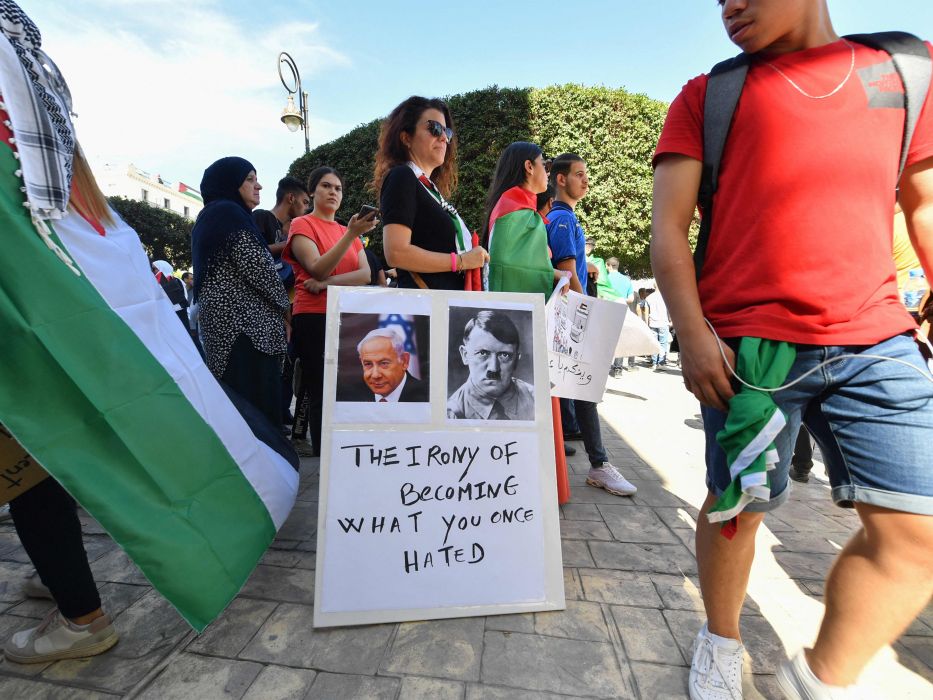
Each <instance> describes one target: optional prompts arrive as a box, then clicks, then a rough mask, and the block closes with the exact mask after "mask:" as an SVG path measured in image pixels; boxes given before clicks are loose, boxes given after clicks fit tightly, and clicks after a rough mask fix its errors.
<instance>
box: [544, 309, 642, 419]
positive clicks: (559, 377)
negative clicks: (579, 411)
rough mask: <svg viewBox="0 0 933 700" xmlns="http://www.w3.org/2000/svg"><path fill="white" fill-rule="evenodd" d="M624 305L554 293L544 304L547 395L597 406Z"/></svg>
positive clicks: (620, 323)
mask: <svg viewBox="0 0 933 700" xmlns="http://www.w3.org/2000/svg"><path fill="white" fill-rule="evenodd" d="M627 311H628V308H627V307H626V305H625V304H617V303H615V302H611V301H606V300H604V299H597V298H596V297H589V296H584V295H583V294H579V293H577V292H573V291H571V292H567V293H566V294H560V293H558V292H557V291H555V293H554V294H552V295H551V299H550V301H548V304H547V343H548V369H549V375H550V379H551V395H553V396H560V397H561V398H565V399H582V400H584V401H593V402H594V403H598V402H599V401H602V399H603V392H604V391H605V390H606V380H607V379H608V378H609V367H610V366H611V365H612V358H613V351H614V350H615V348H616V344H617V343H618V340H619V334H620V333H621V332H622V324H623V321H624V318H625V315H626V312H627Z"/></svg>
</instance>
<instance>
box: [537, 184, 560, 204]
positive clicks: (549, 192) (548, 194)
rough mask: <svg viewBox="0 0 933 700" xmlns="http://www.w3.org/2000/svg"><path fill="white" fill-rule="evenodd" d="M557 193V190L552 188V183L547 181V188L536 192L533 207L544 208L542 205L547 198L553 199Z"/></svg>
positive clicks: (545, 202) (546, 201)
mask: <svg viewBox="0 0 933 700" xmlns="http://www.w3.org/2000/svg"><path fill="white" fill-rule="evenodd" d="M556 194H557V190H555V189H554V185H552V184H551V183H550V182H548V185H547V189H546V190H544V192H538V201H537V203H536V204H535V209H537V210H538V211H541V210H542V209H544V205H545V204H547V203H548V200H549V199H554V197H555V195H556Z"/></svg>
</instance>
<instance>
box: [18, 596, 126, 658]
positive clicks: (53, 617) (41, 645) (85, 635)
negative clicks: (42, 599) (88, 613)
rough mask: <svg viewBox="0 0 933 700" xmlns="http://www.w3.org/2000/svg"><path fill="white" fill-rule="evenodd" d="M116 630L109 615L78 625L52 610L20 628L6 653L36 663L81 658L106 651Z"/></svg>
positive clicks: (113, 642) (112, 641)
mask: <svg viewBox="0 0 933 700" xmlns="http://www.w3.org/2000/svg"><path fill="white" fill-rule="evenodd" d="M117 639H118V638H117V632H116V630H114V628H113V625H112V624H111V623H110V618H109V617H108V616H107V615H101V616H100V617H98V618H97V619H96V620H93V621H92V622H89V623H88V624H86V625H76V624H74V623H73V622H71V621H70V620H66V619H65V618H64V617H62V614H61V613H60V612H59V611H58V608H55V609H54V610H52V611H51V612H50V613H49V614H48V615H46V616H45V619H44V620H42V622H41V623H39V625H38V626H37V627H31V628H29V629H25V630H22V631H21V632H17V633H16V634H14V635H13V636H12V637H10V639H9V640H8V641H7V643H6V646H5V647H4V648H3V653H4V656H6V658H8V659H9V660H10V661H15V662H16V663H19V664H34V663H40V662H43V661H55V660H56V659H80V658H84V657H86V656H95V655H97V654H102V653H103V652H105V651H107V650H108V649H109V648H110V647H112V646H113V645H114V644H116V643H117Z"/></svg>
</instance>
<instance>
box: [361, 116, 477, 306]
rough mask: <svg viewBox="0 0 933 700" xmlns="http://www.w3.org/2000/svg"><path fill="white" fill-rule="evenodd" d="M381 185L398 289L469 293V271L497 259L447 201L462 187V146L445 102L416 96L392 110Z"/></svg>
mask: <svg viewBox="0 0 933 700" xmlns="http://www.w3.org/2000/svg"><path fill="white" fill-rule="evenodd" d="M373 184H374V187H375V188H376V189H378V190H379V191H380V193H381V194H380V201H379V207H380V210H381V212H382V220H383V224H384V228H383V246H384V251H385V255H386V262H387V263H388V264H389V265H390V266H392V267H395V268H397V269H398V286H399V287H402V288H406V287H407V288H415V287H420V288H423V289H464V288H466V279H467V276H466V275H465V274H464V273H465V272H466V271H468V270H476V269H479V268H481V267H482V266H483V264H484V263H485V262H486V261H487V260H488V259H489V256H488V255H487V254H486V250H485V249H484V248H482V247H480V246H474V245H473V242H472V239H471V234H470V231H469V229H468V228H467V227H466V224H464V222H463V219H461V218H460V215H459V214H458V213H457V210H456V209H455V208H454V207H453V205H451V204H450V203H449V202H448V201H447V199H446V197H448V196H450V193H451V192H452V191H453V190H454V189H455V188H456V186H457V143H456V141H455V140H454V132H453V128H452V120H451V117H450V110H449V109H448V108H447V105H446V104H445V103H444V102H443V101H442V100H438V99H430V100H429V99H426V98H424V97H409V98H408V99H407V100H405V101H404V102H402V103H401V104H400V105H399V106H398V107H396V108H395V109H394V110H392V113H391V114H390V115H389V116H388V117H387V118H386V120H385V122H383V124H382V129H381V131H380V133H379V151H378V152H377V154H376V168H375V173H374V177H373Z"/></svg>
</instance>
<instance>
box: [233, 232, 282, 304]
mask: <svg viewBox="0 0 933 700" xmlns="http://www.w3.org/2000/svg"><path fill="white" fill-rule="evenodd" d="M234 235H235V236H236V238H235V240H234V242H233V246H231V248H230V261H231V263H232V264H233V267H234V268H235V269H236V270H237V272H238V273H239V274H240V276H241V277H242V278H243V279H244V280H245V281H246V283H247V284H248V285H250V286H251V287H253V288H254V289H255V290H256V291H257V292H258V293H259V295H260V296H262V297H263V298H264V299H265V300H266V301H268V302H269V303H270V304H271V305H272V306H274V307H276V308H277V309H278V310H279V311H281V312H282V313H285V312H286V311H287V310H288V308H289V301H288V294H286V292H285V287H284V286H282V280H280V279H279V274H278V273H277V272H276V271H275V263H274V262H273V260H272V255H270V253H269V249H268V248H267V247H266V246H265V245H263V244H261V243H259V241H257V240H256V238H255V236H253V234H252V233H250V232H248V231H239V232H237V233H236V234H234Z"/></svg>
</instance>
